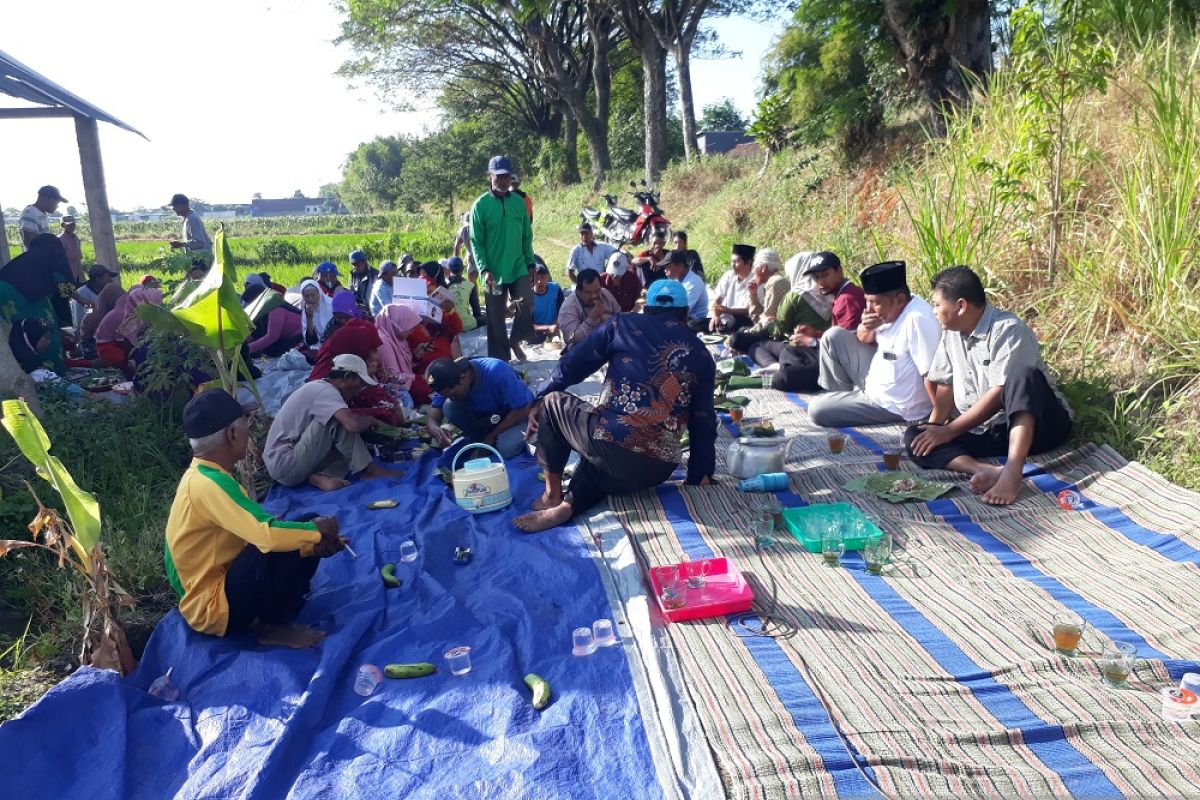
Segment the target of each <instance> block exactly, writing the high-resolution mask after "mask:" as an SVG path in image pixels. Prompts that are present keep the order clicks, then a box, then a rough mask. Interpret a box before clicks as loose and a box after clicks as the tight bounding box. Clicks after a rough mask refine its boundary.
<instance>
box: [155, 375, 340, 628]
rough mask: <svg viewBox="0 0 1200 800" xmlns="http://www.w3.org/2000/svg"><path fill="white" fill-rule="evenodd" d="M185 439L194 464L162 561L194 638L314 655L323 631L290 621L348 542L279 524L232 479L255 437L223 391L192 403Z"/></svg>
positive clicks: (179, 495)
mask: <svg viewBox="0 0 1200 800" xmlns="http://www.w3.org/2000/svg"><path fill="white" fill-rule="evenodd" d="M183 430H184V432H185V433H186V434H187V436H188V441H189V442H190V443H191V445H192V452H193V453H194V454H195V458H194V459H193V460H192V464H191V466H190V467H188V470H187V472H185V473H184V474H183V479H182V480H180V482H179V488H178V489H177V490H176V492H175V502H174V503H172V504H171V515H170V517H168V518H167V532H166V547H165V550H164V560H165V561H166V567H167V579H168V580H169V581H170V583H171V586H172V587H173V588H174V589H175V592H176V593H177V594H178V595H179V612H180V613H181V614H182V615H183V618H184V619H185V620H186V621H187V624H188V625H189V626H191V628H192V630H194V631H197V632H199V633H207V634H211V635H213V636H228V635H230V634H235V633H239V632H241V631H244V630H251V631H253V632H254V633H255V635H256V636H257V637H258V641H259V643H260V644H265V645H271V644H277V645H284V646H286V647H312V646H313V645H315V644H317V642H319V641H321V639H322V638H323V637H324V636H325V634H324V633H323V632H322V631H319V630H316V629H315V628H310V627H309V626H307V625H297V624H295V623H292V622H291V620H292V619H293V618H294V617H295V616H296V614H297V613H298V612H299V611H300V608H301V607H302V606H303V605H304V595H305V594H307V592H308V583H309V581H310V580H311V579H312V576H313V573H314V572H316V570H317V561H318V559H321V558H328V557H329V556H332V555H334V554H335V553H338V552H339V551H341V550H342V549H343V548H344V547H345V541H344V540H343V539H342V538H341V537H340V536H339V535H338V523H337V520H336V519H333V518H332V517H318V518H317V519H316V520H314V521H313V522H285V521H283V520H279V519H276V518H275V517H272V516H271V515H270V514H268V513H267V512H266V511H264V510H263V507H262V506H260V505H259V504H258V503H256V502H254V500H253V499H251V498H250V497H249V496H248V495H247V493H246V490H245V489H243V488H242V486H241V484H239V483H238V482H237V480H236V479H235V478H234V477H233V470H234V468H235V465H236V464H237V462H238V461H241V460H242V458H244V457H245V455H246V445H247V443H248V442H249V441H250V432H249V429H248V427H247V425H246V420H245V417H243V416H242V407H241V405H240V404H239V403H238V402H237V400H235V399H233V398H232V397H230V396H229V394H228V393H226V392H225V390H224V389H209V390H207V391H204V392H201V393H200V394H198V395H196V396H195V397H193V398H192V399H191V400H190V401H189V402H188V404H187V406H186V407H185V408H184V410H183Z"/></svg>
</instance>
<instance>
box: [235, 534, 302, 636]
mask: <svg viewBox="0 0 1200 800" xmlns="http://www.w3.org/2000/svg"><path fill="white" fill-rule="evenodd" d="M320 560H321V559H319V558H317V557H316V556H310V557H308V558H302V557H301V556H300V553H299V552H297V551H295V550H293V551H292V552H290V553H264V552H262V551H261V550H259V549H258V548H257V547H255V546H254V545H246V547H245V549H243V550H242V552H241V553H239V554H238V557H237V558H235V559H234V560H233V563H232V564H230V565H229V572H227V573H225V600H226V601H227V602H228V603H229V624H228V625H227V626H226V628H225V633H226V635H229V634H232V633H237V632H239V631H244V630H246V629H247V628H249V627H250V625H251V624H253V623H254V621H255V620H256V619H257V620H258V621H259V622H262V623H264V624H266V625H282V624H283V623H285V622H290V621H291V620H293V619H295V617H296V615H297V614H299V613H300V609H301V608H302V607H303V606H304V595H306V594H308V584H309V582H310V581H311V580H312V576H313V574H314V573H315V572H316V571H317V563H318V562H319V561H320Z"/></svg>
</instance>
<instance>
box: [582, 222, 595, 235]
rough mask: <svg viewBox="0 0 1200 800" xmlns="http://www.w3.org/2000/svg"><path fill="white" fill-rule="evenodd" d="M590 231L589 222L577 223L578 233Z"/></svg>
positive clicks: (590, 224) (590, 225)
mask: <svg viewBox="0 0 1200 800" xmlns="http://www.w3.org/2000/svg"><path fill="white" fill-rule="evenodd" d="M590 230H592V223H590V222H581V223H579V232H580V233H583V232H584V231H590Z"/></svg>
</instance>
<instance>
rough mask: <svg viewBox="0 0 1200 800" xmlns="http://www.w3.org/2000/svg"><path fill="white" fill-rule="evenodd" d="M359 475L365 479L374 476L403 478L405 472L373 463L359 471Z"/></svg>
mask: <svg viewBox="0 0 1200 800" xmlns="http://www.w3.org/2000/svg"><path fill="white" fill-rule="evenodd" d="M358 476H359V477H360V478H362V479H364V480H371V479H372V478H403V477H404V473H403V472H397V471H396V470H394V469H388V468H387V467H381V466H379V465H378V464H375V463H372V464H371V465H370V466H368V467H367V468H366V469H364V470H363V471H362V472H360V473H358Z"/></svg>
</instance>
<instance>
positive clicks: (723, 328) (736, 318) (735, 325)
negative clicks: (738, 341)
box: [717, 314, 754, 333]
mask: <svg viewBox="0 0 1200 800" xmlns="http://www.w3.org/2000/svg"><path fill="white" fill-rule="evenodd" d="M730 316H731V317H733V321H732V322H730V323H725V322H721V323H720V324H718V326H717V330H718V331H720V332H721V333H733V332H734V331H740V330H741V329H742V328H746V327H749V326H750V325H753V324H754V320H752V319H750V317H748V316H746V315H745V314H731V315H730Z"/></svg>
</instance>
